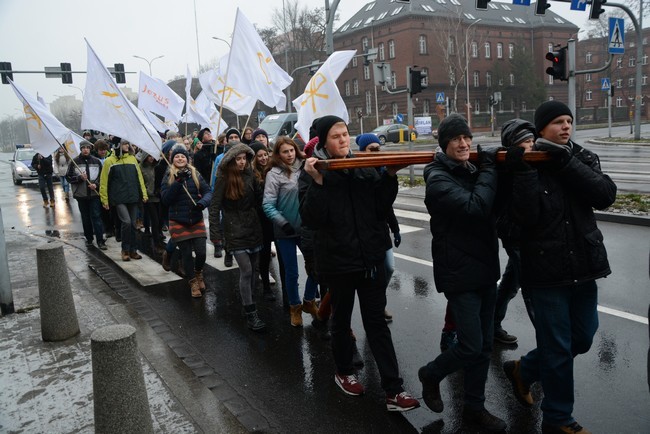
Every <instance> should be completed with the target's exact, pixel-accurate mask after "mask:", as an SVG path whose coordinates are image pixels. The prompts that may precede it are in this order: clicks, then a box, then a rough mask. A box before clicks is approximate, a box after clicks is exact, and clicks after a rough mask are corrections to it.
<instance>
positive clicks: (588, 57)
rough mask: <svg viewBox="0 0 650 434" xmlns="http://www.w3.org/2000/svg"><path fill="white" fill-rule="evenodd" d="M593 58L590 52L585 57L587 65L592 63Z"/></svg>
mask: <svg viewBox="0 0 650 434" xmlns="http://www.w3.org/2000/svg"><path fill="white" fill-rule="evenodd" d="M591 57H592V56H591V52H590V51H588V52H587V54H586V55H585V63H592V60H591Z"/></svg>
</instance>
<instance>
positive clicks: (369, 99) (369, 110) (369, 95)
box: [366, 91, 372, 115]
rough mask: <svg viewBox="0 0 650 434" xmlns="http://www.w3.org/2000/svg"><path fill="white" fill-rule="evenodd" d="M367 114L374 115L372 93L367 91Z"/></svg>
mask: <svg viewBox="0 0 650 434" xmlns="http://www.w3.org/2000/svg"><path fill="white" fill-rule="evenodd" d="M366 114H368V115H371V114H372V93H371V92H370V91H366Z"/></svg>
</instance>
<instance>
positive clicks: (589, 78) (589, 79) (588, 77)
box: [585, 73, 591, 82]
mask: <svg viewBox="0 0 650 434" xmlns="http://www.w3.org/2000/svg"><path fill="white" fill-rule="evenodd" d="M585 81H587V82H589V81H591V74H590V73H586V74H585Z"/></svg>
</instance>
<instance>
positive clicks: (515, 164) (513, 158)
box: [506, 146, 532, 172]
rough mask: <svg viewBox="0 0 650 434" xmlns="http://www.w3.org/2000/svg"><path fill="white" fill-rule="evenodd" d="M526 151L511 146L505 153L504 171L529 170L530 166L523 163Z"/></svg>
mask: <svg viewBox="0 0 650 434" xmlns="http://www.w3.org/2000/svg"><path fill="white" fill-rule="evenodd" d="M524 152H526V150H525V149H524V148H521V147H519V146H512V147H510V148H508V150H507V151H506V169H508V170H509V171H511V172H526V171H528V170H531V169H532V167H530V164H528V163H526V162H525V161H524Z"/></svg>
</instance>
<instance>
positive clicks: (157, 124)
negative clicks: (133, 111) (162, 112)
mask: <svg viewBox="0 0 650 434" xmlns="http://www.w3.org/2000/svg"><path fill="white" fill-rule="evenodd" d="M141 110H142V109H141ZM142 113H143V114H144V115H145V117H146V118H147V120H148V121H149V122H151V125H153V127H154V128H155V129H156V131H158V132H159V133H164V132H165V131H167V130H168V129H169V127H168V126H167V124H165V123H164V122H163V121H161V120H160V118H159V117H158V116H156V115H155V114H153V113H151V112H150V111H146V110H142Z"/></svg>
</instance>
